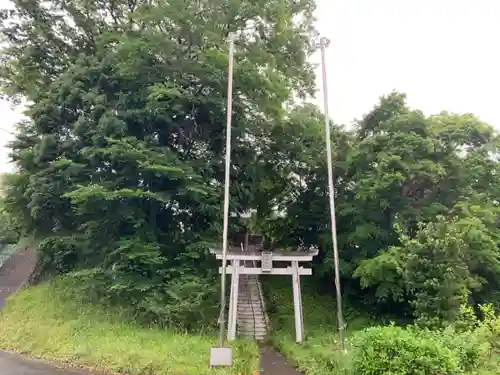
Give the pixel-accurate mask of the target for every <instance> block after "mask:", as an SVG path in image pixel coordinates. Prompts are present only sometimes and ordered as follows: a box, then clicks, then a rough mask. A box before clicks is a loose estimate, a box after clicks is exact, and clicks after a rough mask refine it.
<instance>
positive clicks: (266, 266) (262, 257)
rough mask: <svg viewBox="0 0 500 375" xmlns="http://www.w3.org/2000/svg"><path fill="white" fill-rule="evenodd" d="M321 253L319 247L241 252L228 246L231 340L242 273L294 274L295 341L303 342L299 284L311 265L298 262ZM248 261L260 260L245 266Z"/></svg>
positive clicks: (215, 253)
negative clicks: (229, 248)
mask: <svg viewBox="0 0 500 375" xmlns="http://www.w3.org/2000/svg"><path fill="white" fill-rule="evenodd" d="M210 253H211V254H214V255H215V256H216V258H217V259H218V260H222V251H221V250H215V249H211V250H210ZM316 255H318V250H317V249H315V250H313V251H294V252H288V253H287V252H270V251H254V252H242V251H234V250H229V251H228V252H227V255H226V259H227V261H228V263H229V264H228V265H227V266H226V273H227V274H230V275H231V292H230V293H231V294H230V299H229V317H228V333H227V338H228V340H234V339H235V338H236V321H237V316H238V294H239V285H240V284H239V276H240V275H291V276H292V287H293V306H294V313H295V341H296V342H298V343H300V342H302V340H303V338H304V321H303V315H302V295H301V288H300V276H301V275H312V270H311V269H310V268H304V267H302V266H299V263H300V262H310V261H312V259H313V257H314V256H316ZM245 261H253V264H258V263H256V262H260V267H258V265H256V266H253V267H246V266H245V265H244V264H245ZM274 262H289V263H290V266H286V267H275V266H274V265H273V263H274ZM219 273H222V267H219Z"/></svg>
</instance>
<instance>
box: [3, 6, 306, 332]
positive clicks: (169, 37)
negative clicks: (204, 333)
mask: <svg viewBox="0 0 500 375" xmlns="http://www.w3.org/2000/svg"><path fill="white" fill-rule="evenodd" d="M14 5H15V8H14V10H12V11H4V12H2V18H3V26H2V30H1V31H2V35H3V37H4V40H5V47H4V48H3V51H2V52H3V61H2V62H3V68H2V70H1V72H0V82H1V84H2V88H3V92H4V93H5V94H6V95H8V96H9V98H11V99H14V100H15V99H17V98H25V99H27V100H28V101H29V102H30V103H31V104H30V105H29V106H28V110H27V115H28V117H29V120H28V121H25V122H23V123H21V124H19V125H18V136H17V138H16V140H15V141H14V142H13V143H12V145H11V147H12V158H13V160H14V161H15V163H16V164H17V166H18V168H19V174H18V176H17V181H14V182H13V184H12V186H11V188H10V189H11V190H12V194H10V202H9V207H10V209H11V211H15V210H19V212H22V213H23V215H24V216H25V218H26V220H25V221H24V223H25V231H27V232H33V233H35V234H36V235H38V236H39V237H40V238H41V239H43V240H42V242H41V243H40V246H39V250H40V253H41V259H42V262H43V265H44V267H45V270H46V271H51V272H59V273H60V272H68V271H71V270H81V272H80V275H86V276H89V279H91V280H92V281H93V286H94V287H95V288H96V290H98V291H100V292H101V294H100V296H101V298H104V297H106V298H109V299H110V300H111V301H115V302H116V301H126V302H127V303H128V304H131V305H132V306H133V307H136V308H137V309H138V311H140V312H141V313H143V314H144V316H146V317H148V318H152V319H167V317H168V319H171V318H172V317H176V316H177V317H178V316H182V315H184V320H185V321H191V322H192V321H197V320H199V319H191V317H192V316H193V314H195V315H197V317H198V318H199V317H200V315H201V314H202V311H201V309H199V308H196V306H197V305H198V306H199V304H200V303H202V301H203V300H204V298H206V294H207V293H208V292H209V291H210V288H207V285H209V284H210V282H209V280H208V279H207V277H208V278H209V277H210V276H211V275H212V273H213V270H214V269H216V267H214V266H213V265H212V264H210V263H208V260H207V258H206V256H205V255H206V249H207V246H208V244H209V243H210V242H213V241H214V240H215V239H216V238H217V236H218V232H219V223H220V222H221V215H220V206H221V205H220V202H221V195H220V193H221V190H222V189H220V187H221V181H222V180H223V168H224V163H223V154H224V137H225V132H224V129H225V118H226V109H225V103H226V96H227V95H226V87H227V78H226V77H227V51H226V48H225V45H226V42H225V40H226V37H227V36H228V33H229V32H236V33H237V41H236V50H235V61H236V65H235V74H234V75H235V77H234V86H235V97H234V116H233V137H234V139H235V140H234V144H233V148H234V153H233V164H234V167H233V169H232V171H231V173H232V180H233V181H234V184H233V186H234V191H233V192H234V194H233V202H232V206H233V209H236V210H239V209H241V208H245V206H250V205H252V204H254V203H255V202H256V200H258V198H256V197H257V196H258V193H257V192H258V191H260V190H259V189H260V188H259V184H258V181H259V176H261V175H262V172H261V169H263V168H264V167H265V165H264V163H262V162H259V161H258V160H261V159H262V157H261V156H259V155H260V153H259V152H258V150H259V147H260V144H261V142H263V140H265V139H267V138H269V136H270V133H271V131H272V130H271V129H272V128H273V127H272V124H273V123H274V122H275V121H279V120H280V119H281V117H282V115H283V109H282V105H283V103H285V102H287V101H289V100H290V99H291V97H292V95H300V96H304V95H307V94H310V93H311V92H312V88H313V74H312V69H311V66H310V65H309V64H308V63H307V56H308V54H309V53H310V52H311V48H310V47H309V35H310V32H311V30H312V23H311V22H312V17H311V14H312V11H313V9H314V3H313V2H312V1H309V0H301V1H297V0H285V1H282V0H279V1H265V2H264V1H247V0H232V1H222V0H221V1H217V0H215V1H214V0H212V1H197V2H187V1H183V0H176V1H169V2H165V1H153V2H151V1H125V0H124V1H120V0H119V1H107V0H104V1H97V2H94V1H93V2H90V1H87V0H63V1H60V0H53V1H39V0H28V1H25V0H19V1H15V2H14ZM252 165H254V166H255V168H253V169H252V168H249V167H250V166H252ZM26 208H27V209H26ZM82 270H84V272H83V271H82ZM171 306H176V308H177V310H175V309H174V310H175V311H174V310H172V308H171ZM188 312H189V314H188ZM176 314H177V315H176ZM186 314H187V315H186Z"/></svg>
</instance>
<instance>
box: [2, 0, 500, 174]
mask: <svg viewBox="0 0 500 375" xmlns="http://www.w3.org/2000/svg"><path fill="white" fill-rule="evenodd" d="M7 3H8V0H0V8H3V7H5V6H6V5H7ZM318 6H319V9H318V14H317V16H318V28H319V30H320V31H321V33H322V35H323V36H326V37H328V38H329V39H330V40H331V44H330V47H329V48H328V52H327V69H328V86H329V94H330V97H329V107H330V114H331V116H332V117H333V119H334V120H335V122H337V123H344V124H348V123H350V122H352V121H353V120H354V119H355V118H360V117H361V116H362V115H363V114H364V113H366V112H367V111H368V110H370V108H371V107H372V106H373V105H374V104H375V103H376V102H377V100H378V98H379V97H380V96H381V95H384V94H387V93H389V92H390V91H392V90H394V89H396V90H398V91H402V92H405V93H406V94H407V95H408V102H409V104H410V105H411V106H412V107H415V108H418V109H421V110H423V111H424V112H426V113H428V114H429V113H435V112H439V111H441V110H448V111H452V112H459V113H464V112H470V113H474V114H475V115H477V116H479V117H480V118H481V119H482V120H484V121H486V122H489V123H491V124H492V125H495V126H496V127H497V128H499V129H500V110H499V108H498V107H497V108H495V104H496V102H498V100H500V96H499V97H498V98H497V97H496V94H495V92H497V91H498V90H499V88H500V48H499V47H498V46H499V45H500V43H499V42H500V22H498V15H499V14H500V1H498V0H474V1H473V0H376V1H374V0H318ZM318 73H319V72H318ZM318 83H321V82H320V81H318ZM317 99H318V103H320V105H321V106H322V100H323V99H322V96H321V94H318V97H317ZM499 107H500V106H499ZM0 113H1V118H0V128H2V129H4V130H11V129H12V124H13V123H14V122H16V121H17V120H18V119H19V118H20V113H19V112H17V113H16V112H15V111H12V110H11V108H10V106H9V105H8V104H7V103H4V102H1V101H0ZM9 139H10V136H9V134H7V133H6V132H4V131H0V172H3V171H8V170H10V167H9V166H8V165H7V150H5V148H4V146H5V144H6V143H7V142H8V140H9Z"/></svg>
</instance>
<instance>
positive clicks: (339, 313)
mask: <svg viewBox="0 0 500 375" xmlns="http://www.w3.org/2000/svg"><path fill="white" fill-rule="evenodd" d="M329 45H330V41H329V40H328V39H327V38H324V37H322V38H320V40H319V46H320V49H321V71H322V78H323V100H324V111H325V138H326V160H327V167H328V192H329V198H330V219H331V227H332V243H333V261H334V265H335V290H336V294H337V319H338V324H339V339H340V348H341V349H342V350H345V331H344V330H345V324H344V314H343V311H342V290H341V288H340V270H339V251H338V246H337V222H336V219H335V188H334V186H333V166H332V142H331V136H330V118H329V115H328V83H327V80H326V57H325V55H326V53H325V49H326V48H327V47H328V46H329Z"/></svg>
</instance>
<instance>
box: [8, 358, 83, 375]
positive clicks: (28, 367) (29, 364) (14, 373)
mask: <svg viewBox="0 0 500 375" xmlns="http://www.w3.org/2000/svg"><path fill="white" fill-rule="evenodd" d="M83 374H84V372H82V371H81V370H77V369H75V370H69V369H60V368H57V367H54V366H53V365H49V364H46V363H44V362H41V361H36V360H31V359H26V358H22V357H20V356H17V355H14V354H6V353H0V375H83Z"/></svg>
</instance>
